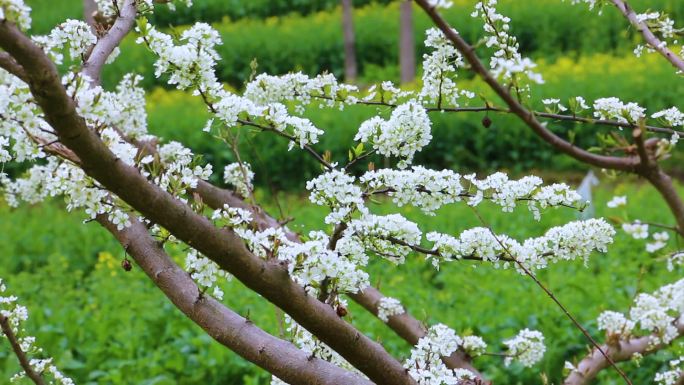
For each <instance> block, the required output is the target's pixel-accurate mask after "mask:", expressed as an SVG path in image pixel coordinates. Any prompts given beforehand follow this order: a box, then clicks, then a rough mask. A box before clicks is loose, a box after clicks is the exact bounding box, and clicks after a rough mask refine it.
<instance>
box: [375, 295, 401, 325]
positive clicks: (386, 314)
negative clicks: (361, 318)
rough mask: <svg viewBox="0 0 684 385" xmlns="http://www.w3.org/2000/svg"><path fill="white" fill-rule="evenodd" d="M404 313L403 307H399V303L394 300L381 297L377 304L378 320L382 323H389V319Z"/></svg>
mask: <svg viewBox="0 0 684 385" xmlns="http://www.w3.org/2000/svg"><path fill="white" fill-rule="evenodd" d="M405 312H406V311H405V310H404V307H403V306H401V302H399V300H398V299H396V298H391V297H382V298H381V299H380V301H379V302H378V318H380V319H381V320H382V321H383V322H387V321H389V318H390V317H392V316H395V315H399V314H403V313H405Z"/></svg>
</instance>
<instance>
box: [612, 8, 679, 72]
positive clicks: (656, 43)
mask: <svg viewBox="0 0 684 385" xmlns="http://www.w3.org/2000/svg"><path fill="white" fill-rule="evenodd" d="M611 1H612V2H613V4H614V5H615V7H617V9H618V10H619V11H620V12H622V15H624V16H625V18H626V19H627V20H628V21H629V22H630V24H632V26H634V28H636V30H637V31H639V33H641V36H643V38H644V40H645V41H646V43H648V45H650V46H651V48H653V49H654V50H656V51H658V53H659V54H661V55H662V56H663V57H664V58H665V59H666V60H667V61H669V62H670V64H672V66H674V67H675V68H677V69H678V70H680V71H682V72H684V59H682V58H681V57H679V55H677V54H675V53H674V52H672V51H671V50H670V49H669V48H667V44H665V43H664V42H662V41H661V40H660V39H658V37H657V36H656V35H654V34H653V32H652V31H651V29H650V28H648V25H646V23H644V22H639V20H638V19H637V15H636V13H635V12H634V10H633V9H632V8H631V7H630V6H629V4H628V3H627V1H625V0H611Z"/></svg>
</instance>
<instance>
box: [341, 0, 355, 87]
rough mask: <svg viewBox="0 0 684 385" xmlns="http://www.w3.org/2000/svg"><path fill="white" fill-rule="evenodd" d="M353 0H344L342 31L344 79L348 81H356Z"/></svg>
mask: <svg viewBox="0 0 684 385" xmlns="http://www.w3.org/2000/svg"><path fill="white" fill-rule="evenodd" d="M353 8H354V6H353V4H352V0H342V33H343V35H344V80H345V81H346V82H347V83H353V82H355V81H356V77H357V75H358V70H357V67H356V41H355V40H356V39H355V37H354V20H353V19H352V10H353Z"/></svg>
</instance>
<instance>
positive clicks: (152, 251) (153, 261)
mask: <svg viewBox="0 0 684 385" xmlns="http://www.w3.org/2000/svg"><path fill="white" fill-rule="evenodd" d="M98 222H100V224H102V226H104V227H105V228H106V229H107V230H108V231H109V232H110V233H112V235H113V236H114V237H115V238H116V239H117V240H118V241H119V242H120V243H121V245H123V246H124V248H125V249H126V252H127V253H128V254H129V255H130V256H131V257H132V258H133V259H134V260H135V262H136V263H137V264H138V266H140V267H141V268H142V270H143V271H144V272H145V274H147V276H148V277H150V279H151V280H152V281H153V282H154V283H155V284H156V285H157V287H159V289H160V290H161V291H162V292H163V293H164V294H165V295H166V296H167V297H168V298H169V300H171V302H173V304H174V305H176V307H177V308H178V309H179V310H180V311H182V312H183V313H184V314H185V315H186V316H187V317H188V318H190V319H191V320H192V321H194V322H195V323H196V324H197V325H199V326H200V327H201V328H202V329H203V330H204V331H205V332H206V333H207V334H208V335H209V336H211V337H212V338H214V339H215V340H216V341H218V342H219V343H221V344H222V345H224V346H226V347H228V348H229V349H231V350H232V351H234V352H235V353H237V354H239V355H240V356H242V357H243V358H245V359H247V360H249V361H251V362H253V363H254V364H256V365H259V366H260V367H262V368H263V369H265V370H267V371H268V372H269V373H272V374H274V375H275V376H277V377H278V378H280V379H281V380H283V381H286V382H287V383H289V384H293V385H294V384H302V385H314V384H315V385H319V384H320V385H323V384H326V385H336V384H350V385H352V384H359V385H370V384H371V382H370V381H368V380H366V379H363V378H361V377H360V376H358V375H356V374H354V373H351V372H349V371H347V370H344V369H341V368H338V367H336V366H334V365H332V364H331V363H329V362H327V361H324V360H321V359H318V358H312V357H310V356H308V355H307V354H306V353H304V352H303V351H301V350H299V349H298V348H297V347H295V346H294V345H292V344H291V343H289V342H287V341H283V340H281V339H279V338H276V337H274V336H272V335H270V334H268V333H266V332H265V331H263V330H261V329H260V328H258V327H257V326H255V325H254V324H253V323H252V322H250V321H249V320H247V319H245V318H243V317H241V316H240V315H238V314H237V313H235V312H233V311H232V310H230V309H228V308H227V307H226V306H224V305H223V304H222V303H220V302H218V301H216V300H215V299H213V298H212V297H210V296H206V295H202V294H201V293H200V290H199V288H198V287H197V285H196V284H195V282H194V281H193V280H192V278H191V277H190V275H189V274H188V273H187V272H185V271H184V270H183V269H181V268H180V267H179V266H178V265H176V264H175V263H174V261H173V260H172V259H171V257H169V255H168V254H166V252H165V251H164V250H163V249H162V248H161V247H160V246H159V244H158V243H157V242H156V241H155V240H154V239H153V238H152V237H151V236H150V235H149V233H148V232H147V228H146V227H145V226H144V225H143V224H142V223H141V222H140V221H139V220H137V219H136V218H131V226H130V227H127V228H126V229H124V230H118V229H117V227H116V225H114V224H112V223H111V222H109V221H108V220H107V219H106V218H104V217H98Z"/></svg>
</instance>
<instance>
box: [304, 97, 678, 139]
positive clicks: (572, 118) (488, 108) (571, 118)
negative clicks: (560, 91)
mask: <svg viewBox="0 0 684 385" xmlns="http://www.w3.org/2000/svg"><path fill="white" fill-rule="evenodd" d="M313 97H314V98H317V99H325V100H334V99H333V98H331V97H329V96H321V95H315V96H313ZM356 104H361V105H368V106H384V107H389V108H396V107H398V105H397V104H393V103H388V102H378V101H364V100H361V99H360V100H358V101H357V102H356ZM425 110H426V111H427V112H440V113H441V112H451V113H462V112H495V113H500V114H513V113H514V112H513V111H512V110H510V109H508V108H503V107H496V106H492V105H485V106H472V107H447V108H439V107H426V108H425ZM531 112H532V114H534V115H535V116H536V117H539V118H545V119H552V120H562V121H568V122H575V123H587V124H593V125H598V126H610V127H620V128H636V127H638V126H637V125H635V124H632V123H629V122H620V121H617V120H608V119H592V118H588V117H583V116H577V115H563V114H554V113H550V112H541V111H531ZM644 128H645V129H646V130H647V131H650V132H655V133H659V134H669V135H672V134H675V133H676V134H678V135H679V136H681V137H684V131H677V130H675V129H673V128H671V127H659V126H650V125H645V126H644Z"/></svg>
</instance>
